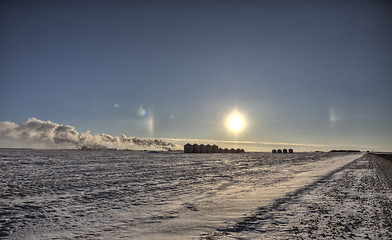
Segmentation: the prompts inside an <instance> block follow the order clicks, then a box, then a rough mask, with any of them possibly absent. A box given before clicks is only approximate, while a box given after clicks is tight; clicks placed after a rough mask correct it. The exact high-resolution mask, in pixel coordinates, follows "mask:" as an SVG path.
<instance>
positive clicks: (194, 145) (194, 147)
mask: <svg viewBox="0 0 392 240" xmlns="http://www.w3.org/2000/svg"><path fill="white" fill-rule="evenodd" d="M193 153H200V146H199V145H197V144H196V143H195V144H193Z"/></svg>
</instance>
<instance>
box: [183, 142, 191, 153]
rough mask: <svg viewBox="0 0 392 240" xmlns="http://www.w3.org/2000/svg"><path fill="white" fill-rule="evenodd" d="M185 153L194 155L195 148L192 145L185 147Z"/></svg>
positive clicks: (188, 144)
mask: <svg viewBox="0 0 392 240" xmlns="http://www.w3.org/2000/svg"><path fill="white" fill-rule="evenodd" d="M184 153H193V146H192V145H191V144H190V143H187V144H185V145H184Z"/></svg>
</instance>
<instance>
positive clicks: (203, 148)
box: [200, 144, 207, 153]
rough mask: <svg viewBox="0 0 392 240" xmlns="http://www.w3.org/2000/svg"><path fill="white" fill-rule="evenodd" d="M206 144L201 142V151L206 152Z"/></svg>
mask: <svg viewBox="0 0 392 240" xmlns="http://www.w3.org/2000/svg"><path fill="white" fill-rule="evenodd" d="M206 152H207V151H206V145H204V144H200V153H206Z"/></svg>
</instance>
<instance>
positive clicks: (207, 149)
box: [206, 144, 212, 153]
mask: <svg viewBox="0 0 392 240" xmlns="http://www.w3.org/2000/svg"><path fill="white" fill-rule="evenodd" d="M206 153H212V146H211V145H210V144H207V145H206Z"/></svg>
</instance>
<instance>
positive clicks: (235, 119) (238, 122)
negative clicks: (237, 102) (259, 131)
mask: <svg viewBox="0 0 392 240" xmlns="http://www.w3.org/2000/svg"><path fill="white" fill-rule="evenodd" d="M226 125H227V127H228V128H229V129H230V130H231V131H233V132H235V133H238V132H240V131H241V130H242V129H243V128H244V126H245V119H244V117H243V116H242V115H241V114H239V113H237V112H234V113H232V114H231V115H230V116H228V117H227V119H226Z"/></svg>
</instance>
